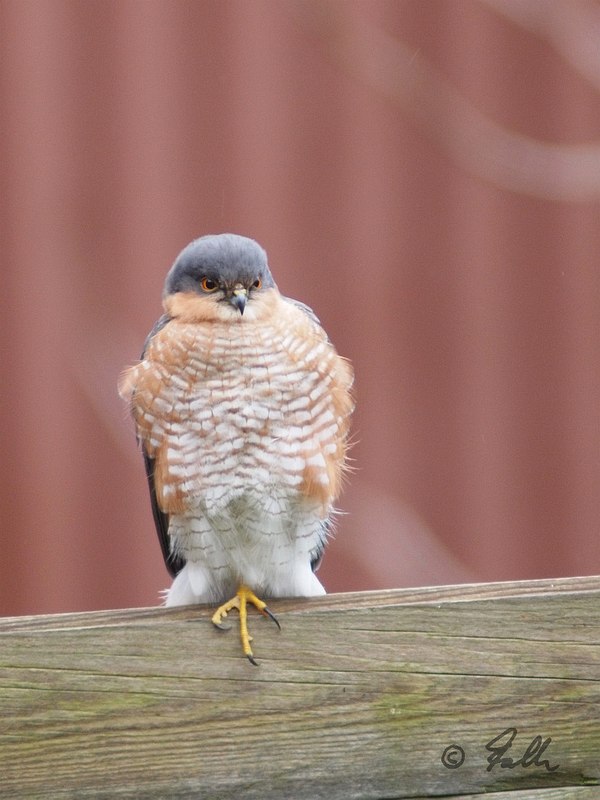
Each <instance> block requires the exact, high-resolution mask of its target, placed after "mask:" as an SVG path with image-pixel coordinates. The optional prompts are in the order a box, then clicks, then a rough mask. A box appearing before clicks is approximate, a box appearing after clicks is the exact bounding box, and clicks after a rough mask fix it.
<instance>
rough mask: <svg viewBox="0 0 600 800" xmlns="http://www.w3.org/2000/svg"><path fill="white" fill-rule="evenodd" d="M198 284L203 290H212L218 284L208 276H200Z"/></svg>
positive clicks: (217, 286) (216, 287)
mask: <svg viewBox="0 0 600 800" xmlns="http://www.w3.org/2000/svg"><path fill="white" fill-rule="evenodd" d="M200 286H202V288H203V289H204V291H205V292H214V291H215V290H216V289H218V288H219V284H218V283H217V282H216V281H213V280H211V279H210V278H202V280H201V281H200Z"/></svg>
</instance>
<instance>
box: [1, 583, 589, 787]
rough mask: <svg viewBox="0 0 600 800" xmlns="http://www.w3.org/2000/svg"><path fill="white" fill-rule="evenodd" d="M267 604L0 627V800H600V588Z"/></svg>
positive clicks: (444, 591)
mask: <svg viewBox="0 0 600 800" xmlns="http://www.w3.org/2000/svg"><path fill="white" fill-rule="evenodd" d="M270 605H271V607H272V608H273V610H274V611H275V613H276V614H277V616H278V618H279V620H280V622H281V626H282V630H281V631H278V630H277V628H276V627H275V626H274V625H272V623H270V622H269V621H268V620H266V619H264V618H262V617H260V616H259V615H258V614H257V615H253V614H252V615H251V616H250V627H251V632H252V633H253V634H254V637H255V638H254V643H253V644H254V650H255V655H256V657H257V659H258V661H259V662H260V664H259V666H258V667H254V666H252V665H251V664H250V663H249V662H248V661H247V660H246V659H245V658H244V657H243V656H242V654H241V650H240V645H239V640H238V636H237V630H236V627H235V623H237V620H232V622H233V623H234V628H233V629H232V630H231V631H229V632H228V633H221V632H219V631H217V630H216V629H214V628H213V626H212V625H211V623H210V611H211V610H210V609H209V608H207V607H189V608H182V609H169V610H166V609H138V610H121V611H111V612H91V613H83V614H63V615H53V616H37V617H17V618H11V619H4V620H0V709H1V717H0V720H1V721H0V796H1V797H7V798H15V799H18V798H27V800H35V798H44V800H48V798H77V799H78V800H80V798H142V799H144V798H146V799H147V800H151V799H152V800H153V799H154V798H161V799H162V798H169V800H177V798H195V799H196V800H197V799H198V798H229V797H231V798H236V800H252V799H253V798H256V800H270V799H271V798H278V800H280V799H281V798H293V799H294V800H304V799H306V800H319V798H326V799H327V800H337V799H338V798H339V799H340V800H341V799H342V798H343V800H353V799H354V800H359V799H360V800H363V799H364V800H366V799H367V798H369V800H376V799H378V798H388V799H389V798H395V799H396V800H400V799H401V798H413V800H414V798H431V797H454V798H467V797H468V798H474V797H479V796H480V795H483V794H485V796H486V798H489V797H492V798H493V797H495V796H496V795H495V794H494V793H498V794H497V797H498V799H499V800H500V798H501V800H508V798H511V800H516V798H519V800H525V798H532V797H535V798H536V800H558V799H559V798H561V799H562V798H574V799H576V800H592V798H598V797H600V788H598V783H599V781H600V578H566V579H560V580H554V581H534V582H518V583H497V584H485V585H473V586H455V587H434V588H425V589H408V590H398V591H387V592H366V593H359V594H339V595H328V596H326V597H323V598H318V599H311V600H273V601H272V602H271V604H270ZM533 790H536V791H535V793H533V794H532V792H533Z"/></svg>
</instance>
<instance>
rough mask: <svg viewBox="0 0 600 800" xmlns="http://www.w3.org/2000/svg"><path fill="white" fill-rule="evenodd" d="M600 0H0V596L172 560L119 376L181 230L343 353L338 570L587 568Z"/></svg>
mask: <svg viewBox="0 0 600 800" xmlns="http://www.w3.org/2000/svg"><path fill="white" fill-rule="evenodd" d="M599 26H600V5H598V3H596V2H592V0H577V2H576V0H573V1H572V2H569V3H564V2H562V0H547V2H544V3H539V2H536V0H517V2H513V1H511V0H461V2H456V1H455V0H428V2H426V3H425V2H422V1H421V0H368V1H367V0H365V1H364V2H362V1H361V0H348V2H343V3H342V2H329V0H320V2H311V0H304V1H303V2H289V1H287V0H281V2H279V1H276V0H253V2H244V0H226V1H225V2H209V1H207V0H204V1H202V0H200V1H199V2H191V0H169V1H167V0H144V1H143V2H142V1H141V0H140V1H136V0H102V1H100V0H87V1H86V2H83V0H39V1H38V2H36V1H35V0H0V31H1V34H0V37H1V39H0V59H1V67H2V72H1V86H0V91H1V98H2V99H1V104H2V105H1V114H2V119H3V140H2V158H1V164H0V170H1V172H0V176H1V177H0V180H1V189H2V207H1V211H0V221H1V226H2V248H1V252H2V257H3V261H4V265H3V271H2V292H1V297H2V314H1V317H0V321H1V325H2V328H1V332H0V336H1V341H2V366H3V370H2V375H3V379H2V418H1V435H2V459H1V467H0V468H1V470H2V479H1V481H0V487H1V491H2V520H3V525H2V532H1V536H2V541H1V544H2V549H1V553H2V557H1V563H0V613H2V614H21V613H40V612H55V611H67V610H80V609H81V610H83V609H94V608H109V607H122V606H137V605H153V604H155V603H157V602H158V592H159V590H160V589H162V588H164V587H165V586H166V585H167V583H168V580H167V573H166V571H165V569H164V567H163V565H162V560H161V556H160V551H159V546H158V542H157V541H156V538H155V534H154V528H153V523H152V518H151V512H150V504H149V501H148V497H147V489H146V484H145V478H144V472H143V467H142V461H141V458H140V456H139V453H138V452H137V451H136V444H135V439H134V433H133V425H132V423H131V421H130V420H129V419H128V416H127V411H126V409H125V408H124V406H123V404H122V402H121V401H120V399H119V398H118V396H117V391H116V383H117V378H118V375H119V372H120V370H121V369H122V368H123V367H124V366H125V365H127V364H130V363H132V362H133V361H135V359H136V358H137V357H138V355H139V352H140V348H141V345H142V342H143V340H144V337H145V335H146V333H147V332H148V330H149V329H150V327H151V325H152V324H153V322H154V320H155V319H156V318H157V317H158V316H159V314H160V313H161V308H160V296H161V291H162V283H163V280H164V276H165V274H166V271H167V269H168V268H169V266H170V265H171V263H172V261H173V260H174V258H175V256H176V255H177V253H178V252H179V250H180V249H181V248H182V247H183V246H184V245H185V244H187V242H189V241H190V240H191V239H193V238H195V237H197V236H199V235H201V234H204V233H209V232H221V231H235V232H238V233H243V234H246V235H250V236H253V237H254V238H256V239H258V241H260V242H261V244H262V245H263V246H264V247H265V248H266V249H267V251H268V253H269V256H270V263H271V266H272V269H273V272H274V274H275V277H276V280H277V281H278V283H279V286H280V289H281V290H282V292H283V293H285V294H288V295H291V296H293V297H296V298H299V299H302V300H303V301H305V302H306V303H308V304H309V305H311V306H313V307H314V309H315V310H316V312H317V313H318V315H319V316H320V318H321V320H322V321H323V324H324V325H325V327H326V329H327V330H328V332H329V334H330V336H331V338H332V339H333V341H334V342H335V344H336V346H337V348H338V350H339V351H340V352H341V353H342V354H343V355H346V356H348V357H349V358H350V359H351V360H352V361H353V363H354V366H355V370H356V381H357V383H356V385H357V400H358V407H357V412H356V416H355V424H354V439H355V441H356V444H355V446H354V448H353V451H352V455H353V458H354V466H355V472H354V474H353V475H352V477H351V480H350V482H349V484H348V488H347V490H346V493H345V495H344V497H343V498H342V501H341V504H340V505H341V507H342V508H343V510H344V511H345V512H348V513H345V514H344V515H341V516H340V518H339V524H338V533H337V537H336V539H335V541H334V542H333V543H332V545H331V547H330V548H329V550H328V553H327V555H326V558H325V561H324V565H323V567H322V573H321V576H322V580H323V582H324V583H325V585H326V587H327V588H328V589H329V590H330V591H340V590H351V589H375V588H380V587H395V586H408V585H420V584H441V583H452V582H466V581H488V580H498V579H517V578H535V577H544V576H560V575H573V574H593V573H599V572H600V537H599V535H598V532H599V527H600V429H599V414H598V397H599V395H600V391H599V390H600V316H599V311H600V291H599V290H600V279H599V270H598V256H599V253H600V247H599V245H600V224H599V223H600V218H599V211H600V202H599V201H600V49H599V48H598V40H597V35H596V33H595V31H597V30H598V29H599Z"/></svg>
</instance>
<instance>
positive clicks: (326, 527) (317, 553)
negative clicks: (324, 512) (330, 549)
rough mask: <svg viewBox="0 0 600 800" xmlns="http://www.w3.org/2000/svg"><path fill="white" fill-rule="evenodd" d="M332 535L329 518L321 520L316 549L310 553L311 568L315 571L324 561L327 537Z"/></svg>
mask: <svg viewBox="0 0 600 800" xmlns="http://www.w3.org/2000/svg"><path fill="white" fill-rule="evenodd" d="M330 535H331V522H330V521H329V520H328V519H324V520H323V521H322V522H321V531H320V536H319V541H318V542H317V545H316V547H315V549H314V550H313V551H312V552H311V554H310V568H311V569H312V571H313V572H316V571H317V570H318V569H319V567H320V566H321V561H323V556H324V555H325V545H326V544H327V539H328V538H329V536H330Z"/></svg>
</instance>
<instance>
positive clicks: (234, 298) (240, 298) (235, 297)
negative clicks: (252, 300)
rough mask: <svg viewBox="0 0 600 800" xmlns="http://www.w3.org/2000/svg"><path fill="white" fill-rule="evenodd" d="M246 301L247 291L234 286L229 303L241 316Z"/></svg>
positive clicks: (241, 287)
mask: <svg viewBox="0 0 600 800" xmlns="http://www.w3.org/2000/svg"><path fill="white" fill-rule="evenodd" d="M247 299H248V291H247V290H246V289H244V287H243V286H236V287H235V289H234V290H233V292H232V294H231V297H230V298H229V302H230V303H231V305H232V306H234V307H235V308H237V310H238V311H239V312H240V314H242V315H243V313H244V309H245V308H246V300H247Z"/></svg>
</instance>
